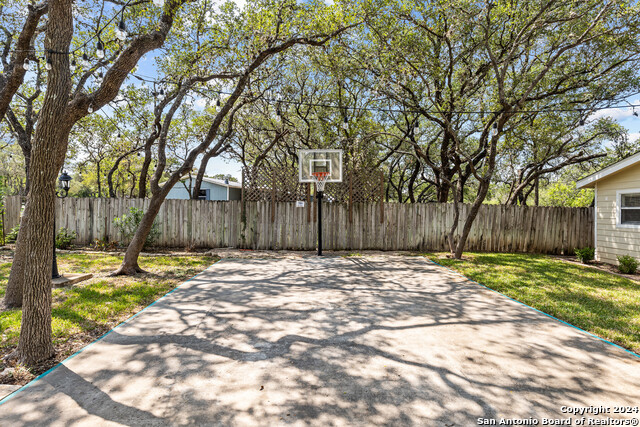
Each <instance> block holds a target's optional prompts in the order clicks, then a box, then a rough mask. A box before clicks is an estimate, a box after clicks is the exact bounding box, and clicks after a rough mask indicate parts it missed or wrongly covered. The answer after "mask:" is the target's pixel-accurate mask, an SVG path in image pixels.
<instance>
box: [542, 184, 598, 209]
mask: <svg viewBox="0 0 640 427" xmlns="http://www.w3.org/2000/svg"><path fill="white" fill-rule="evenodd" d="M540 193H541V194H540V202H541V203H540V204H541V205H543V206H566V207H572V208H580V207H586V206H591V203H593V190H578V189H577V188H576V183H575V181H573V182H562V181H558V182H554V183H550V184H549V185H548V186H546V188H543V189H541V191H540Z"/></svg>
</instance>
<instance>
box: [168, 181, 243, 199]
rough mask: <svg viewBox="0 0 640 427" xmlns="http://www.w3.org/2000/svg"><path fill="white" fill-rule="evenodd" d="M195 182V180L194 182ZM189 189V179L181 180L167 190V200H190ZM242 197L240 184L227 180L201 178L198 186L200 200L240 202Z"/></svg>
mask: <svg viewBox="0 0 640 427" xmlns="http://www.w3.org/2000/svg"><path fill="white" fill-rule="evenodd" d="M194 181H195V180H194ZM190 187H191V179H189V178H187V179H183V180H181V181H179V182H178V183H177V184H176V185H174V186H173V188H172V189H171V190H169V194H168V195H167V199H185V200H186V199H190V197H189V190H187V189H188V188H190ZM241 197H242V184H240V183H238V182H232V181H229V180H221V179H213V178H207V177H204V178H202V185H200V194H199V195H198V199H200V200H240V198H241Z"/></svg>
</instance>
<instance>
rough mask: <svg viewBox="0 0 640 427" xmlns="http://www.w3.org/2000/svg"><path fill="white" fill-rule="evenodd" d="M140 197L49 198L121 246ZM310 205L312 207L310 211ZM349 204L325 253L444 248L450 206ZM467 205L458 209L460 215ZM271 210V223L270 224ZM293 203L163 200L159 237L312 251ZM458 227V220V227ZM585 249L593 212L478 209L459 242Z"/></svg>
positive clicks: (327, 224) (483, 247) (60, 215)
mask: <svg viewBox="0 0 640 427" xmlns="http://www.w3.org/2000/svg"><path fill="white" fill-rule="evenodd" d="M148 202H149V201H148V200H145V199H105V198H83V199H82V198H79V199H77V198H66V199H57V200H56V203H57V206H56V221H57V226H58V227H66V228H68V229H70V230H74V231H75V232H76V233H77V234H78V239H77V240H76V243H78V244H90V243H93V242H94V240H95V239H102V238H105V237H106V238H108V239H110V240H116V241H121V240H122V236H120V235H119V234H118V231H117V230H116V229H115V227H114V226H113V218H115V217H117V216H121V215H123V214H125V213H127V212H128V211H129V208H130V207H138V208H141V209H145V208H146V206H147V204H148ZM315 208H316V206H315V203H312V209H315ZM383 208H384V212H382V214H383V221H382V223H381V222H380V215H381V212H380V205H379V203H355V204H353V206H352V212H351V215H352V220H351V221H349V209H348V206H347V205H346V204H337V203H326V204H324V206H323V211H324V212H323V217H324V223H323V243H324V248H325V249H327V250H332V249H333V250H364V249H379V250H447V249H448V244H447V238H446V235H447V231H448V229H449V227H450V225H451V223H452V221H453V217H454V215H453V214H454V210H453V205H451V204H437V203H430V204H398V203H385V204H384V206H383ZM468 209H469V206H468V205H463V206H461V213H460V218H462V219H463V218H465V217H466V213H467V212H468ZM272 212H275V221H273V222H272V221H271V217H272ZM306 212H307V209H305V208H298V207H296V204H295V203H294V202H276V203H275V206H272V202H267V201H262V202H246V205H245V210H244V214H245V217H246V219H245V221H243V219H242V202H240V201H230V202H215V201H206V200H166V201H165V202H164V204H163V206H162V208H161V210H160V213H159V215H158V219H157V221H158V223H159V225H160V231H161V233H160V239H159V241H158V245H160V246H167V247H182V248H183V247H187V246H188V247H193V248H197V247H203V248H221V247H236V248H246V249H290V250H298V249H299V250H313V249H314V248H315V247H316V241H317V223H316V222H315V219H314V216H311V217H310V218H309V217H308V215H307V213H306ZM19 213H20V198H19V197H18V196H13V197H8V198H7V200H6V217H5V218H6V223H7V224H6V227H7V228H6V229H7V230H8V229H10V228H11V227H12V226H13V225H15V224H17V223H18V222H19ZM461 228H462V221H461V222H460V224H459V229H461ZM585 246H593V208H554V207H527V206H524V207H521V206H500V205H483V206H482V207H481V209H480V212H479V213H478V217H477V218H476V221H475V223H474V225H473V227H472V229H471V233H470V235H469V238H468V240H467V245H466V250H468V251H492V252H537V253H551V254H559V253H573V249H574V248H577V247H585Z"/></svg>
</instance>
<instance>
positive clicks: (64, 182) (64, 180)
mask: <svg viewBox="0 0 640 427" xmlns="http://www.w3.org/2000/svg"><path fill="white" fill-rule="evenodd" d="M70 182H71V176H69V174H68V173H67V171H62V173H61V174H60V177H59V178H58V185H59V186H60V189H61V190H62V191H63V192H64V195H61V194H58V197H66V196H67V194H68V193H69V185H70V184H69V183H70Z"/></svg>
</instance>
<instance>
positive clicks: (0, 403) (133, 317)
mask: <svg viewBox="0 0 640 427" xmlns="http://www.w3.org/2000/svg"><path fill="white" fill-rule="evenodd" d="M223 259H224V258H220V259H219V260H218V261H216V262H214V263H213V264H211V265H210V266H209V267H207V268H205V269H204V270H202V271H201V272H200V273H198V274H196V275H195V276H193V277H192V278H190V279H188V280H185V281H184V282H182V283H180V284H179V285H178V286H176V287H175V288H173V289H171V290H170V291H169V292H167V293H166V294H164V295H162V296H161V297H160V298H158V299H157V300H155V301H154V302H152V303H151V304H149V305H148V306H146V307H145V308H143V309H142V310H140V311H139V312H137V313H136V314H134V315H133V316H131V317H129V318H128V319H127V320H125V321H124V322H122V323H119V324H118V325H116V326H115V327H113V328H112V329H110V330H109V331H108V332H107V333H106V334H104V335H102V336H101V337H100V338H98V339H96V340H95V341H92V342H90V343H89V344H87V345H85V346H84V347H82V348H81V349H80V350H78V351H76V352H75V353H73V354H72V355H71V356H69V357H67V358H66V359H64V360H63V361H62V362H59V363H58V364H56V365H55V366H54V367H52V368H49V369H48V370H46V371H45V372H43V373H41V374H40V375H38V376H37V377H35V378H34V379H32V380H31V381H29V382H28V383H27V384H25V385H23V386H22V387H20V388H19V389H17V390H16V391H14V392H12V393H10V394H8V395H7V396H5V397H3V398H2V399H0V405H2V404H3V403H6V402H8V401H9V400H11V398H13V397H14V396H15V395H16V394H18V393H20V392H21V391H23V390H26V389H27V388H29V387H31V386H32V385H33V384H34V383H35V382H36V381H38V380H40V379H41V378H43V377H44V376H45V375H47V374H50V373H51V372H53V371H55V370H56V368H58V367H60V366H62V365H63V364H64V362H67V361H69V360H71V359H73V358H74V357H76V356H77V355H79V354H80V353H82V352H83V351H85V350H86V349H87V348H89V347H91V346H92V345H94V344H95V343H97V342H99V341H101V340H102V339H104V338H106V337H107V335H109V334H110V333H111V332H113V331H114V330H116V329H118V328H119V327H120V326H122V325H124V324H125V323H128V322H129V321H131V320H133V319H135V318H136V317H137V316H138V315H139V314H140V313H142V312H143V311H145V310H146V309H148V308H149V307H151V306H153V305H155V304H156V303H157V302H158V301H160V300H162V299H163V298H165V297H168V296H169V295H171V294H172V293H173V292H175V291H176V290H177V289H179V288H180V287H182V286H183V285H185V284H187V283H189V282H190V281H192V280H194V279H195V278H196V277H198V276H200V275H201V274H204V273H205V272H207V271H208V270H209V269H210V268H212V267H213V266H214V265H216V264H217V263H219V262H220V261H222V260H223Z"/></svg>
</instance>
